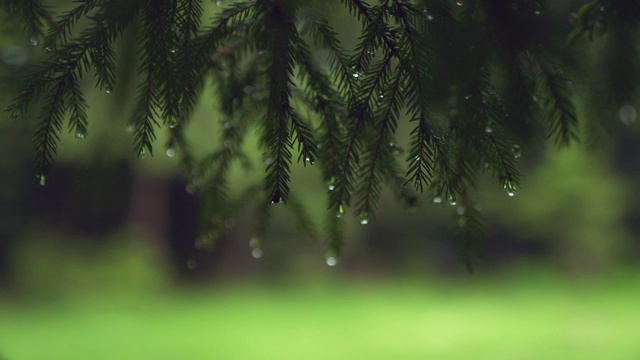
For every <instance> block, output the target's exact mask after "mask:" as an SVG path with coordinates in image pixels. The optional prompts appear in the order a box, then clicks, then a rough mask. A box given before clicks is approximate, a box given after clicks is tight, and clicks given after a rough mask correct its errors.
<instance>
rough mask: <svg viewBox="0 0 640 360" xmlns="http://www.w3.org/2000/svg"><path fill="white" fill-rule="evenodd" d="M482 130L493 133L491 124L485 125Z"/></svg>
mask: <svg viewBox="0 0 640 360" xmlns="http://www.w3.org/2000/svg"><path fill="white" fill-rule="evenodd" d="M484 132H486V133H487V134H491V133H493V128H491V126H489V125H487V127H485V128H484Z"/></svg>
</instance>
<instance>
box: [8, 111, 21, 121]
mask: <svg viewBox="0 0 640 360" xmlns="http://www.w3.org/2000/svg"><path fill="white" fill-rule="evenodd" d="M19 118H20V110H13V111H11V112H10V113H9V120H12V121H15V120H18V119H19Z"/></svg>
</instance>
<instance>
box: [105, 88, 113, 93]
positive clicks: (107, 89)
mask: <svg viewBox="0 0 640 360" xmlns="http://www.w3.org/2000/svg"><path fill="white" fill-rule="evenodd" d="M111 91H113V89H111V86H107V87H106V88H105V92H106V93H107V94H111Z"/></svg>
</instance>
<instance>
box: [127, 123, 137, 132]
mask: <svg viewBox="0 0 640 360" xmlns="http://www.w3.org/2000/svg"><path fill="white" fill-rule="evenodd" d="M135 129H136V127H135V125H133V124H130V125H127V127H126V128H125V129H124V130H125V131H126V132H128V133H132V132H134V131H135Z"/></svg>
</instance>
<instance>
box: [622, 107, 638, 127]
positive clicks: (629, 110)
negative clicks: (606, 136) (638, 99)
mask: <svg viewBox="0 0 640 360" xmlns="http://www.w3.org/2000/svg"><path fill="white" fill-rule="evenodd" d="M618 116H619V117H620V121H621V122H622V123H623V124H625V125H631V124H633V123H634V122H636V119H637V118H638V112H637V111H636V109H635V108H634V107H633V106H631V105H622V106H621V107H620V110H618Z"/></svg>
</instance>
